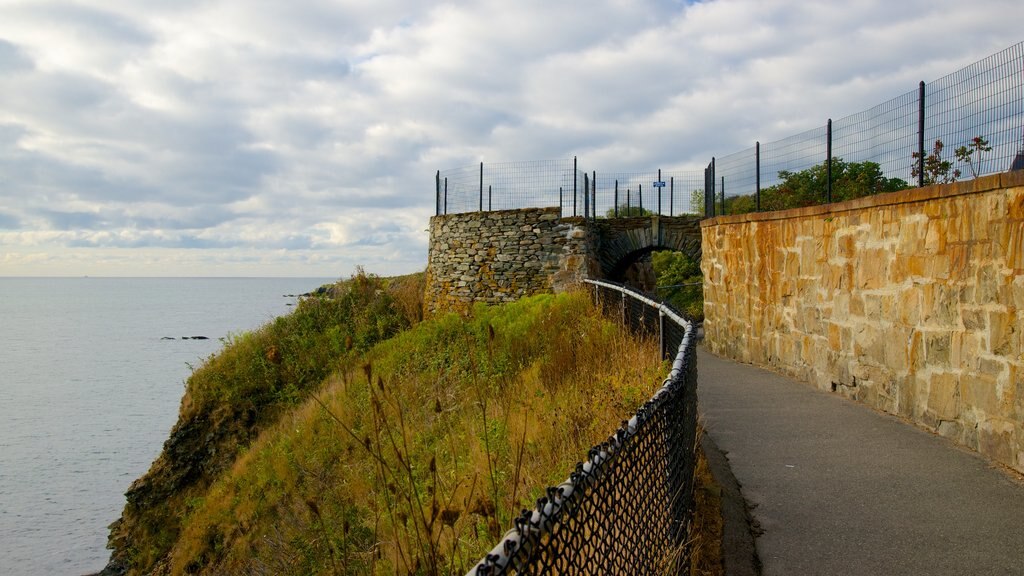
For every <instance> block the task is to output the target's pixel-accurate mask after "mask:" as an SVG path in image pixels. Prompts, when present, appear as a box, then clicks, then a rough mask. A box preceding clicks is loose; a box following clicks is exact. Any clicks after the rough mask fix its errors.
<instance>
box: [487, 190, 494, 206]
mask: <svg viewBox="0 0 1024 576" xmlns="http://www.w3.org/2000/svg"><path fill="white" fill-rule="evenodd" d="M493 200H494V197H493V193H492V190H491V185H490V184H488V185H487V211H488V212H490V211H492V210H494V208H493V204H492V202H493Z"/></svg>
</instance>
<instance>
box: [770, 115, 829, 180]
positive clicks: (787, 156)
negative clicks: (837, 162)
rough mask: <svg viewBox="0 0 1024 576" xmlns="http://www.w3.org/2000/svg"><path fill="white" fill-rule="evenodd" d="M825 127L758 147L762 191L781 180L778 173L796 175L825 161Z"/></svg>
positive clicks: (826, 143)
mask: <svg viewBox="0 0 1024 576" xmlns="http://www.w3.org/2000/svg"><path fill="white" fill-rule="evenodd" d="M826 136H827V128H826V126H824V125H822V126H820V127H818V128H812V129H811V130H807V131H806V132H801V133H800V134H794V135H793V136H789V137H788V138H783V139H782V140H777V141H775V142H768V143H767V144H764V143H762V144H761V190H764V189H765V188H768V187H771V186H774V185H776V184H778V183H779V182H781V181H782V176H780V174H779V173H780V172H783V171H785V172H799V171H801V170H806V169H808V168H812V167H814V166H817V165H820V164H821V163H823V162H824V161H825V156H826V154H825V152H826V149H827V147H828V140H827V138H826Z"/></svg>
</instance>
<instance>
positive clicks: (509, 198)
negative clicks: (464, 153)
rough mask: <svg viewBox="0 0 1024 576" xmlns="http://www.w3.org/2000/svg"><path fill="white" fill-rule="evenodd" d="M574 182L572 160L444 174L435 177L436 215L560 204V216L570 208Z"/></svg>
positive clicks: (482, 166)
mask: <svg viewBox="0 0 1024 576" xmlns="http://www.w3.org/2000/svg"><path fill="white" fill-rule="evenodd" d="M576 178H577V173H576V170H575V169H574V161H573V159H572V158H570V159H567V160H535V161H525V162H499V163H491V164H488V163H480V164H478V165H475V166H466V167H463V168H454V169H451V170H444V171H440V172H438V175H437V190H436V194H437V198H438V201H437V212H436V213H437V214H460V213H465V212H477V211H492V210H515V209H520V208H550V207H553V206H558V205H559V204H560V200H561V205H562V207H563V213H564V210H565V208H566V207H569V208H570V209H571V207H572V203H571V202H572V198H571V196H572V194H573V189H574V186H573V185H574V182H575V180H576ZM576 187H577V188H580V185H579V184H577V186H576ZM566 195H568V196H569V198H568V202H567V201H566Z"/></svg>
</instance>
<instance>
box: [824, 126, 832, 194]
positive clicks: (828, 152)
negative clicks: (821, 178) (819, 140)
mask: <svg viewBox="0 0 1024 576" xmlns="http://www.w3.org/2000/svg"><path fill="white" fill-rule="evenodd" d="M825 138H826V143H825V162H826V164H827V166H826V167H825V177H826V178H827V179H828V183H827V184H825V200H826V201H827V202H828V203H829V204H831V203H832V119H831V118H829V119H828V128H827V129H826V130H825Z"/></svg>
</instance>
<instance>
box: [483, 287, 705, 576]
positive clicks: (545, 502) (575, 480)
mask: <svg viewBox="0 0 1024 576" xmlns="http://www.w3.org/2000/svg"><path fill="white" fill-rule="evenodd" d="M584 282H586V283H588V284H592V285H594V286H600V287H603V288H606V289H610V290H615V291H617V292H621V293H622V294H624V295H626V296H628V297H630V298H634V299H636V300H638V301H640V302H643V303H644V304H646V305H647V306H649V307H651V308H653V309H656V310H658V312H659V313H660V314H663V315H664V316H666V317H668V318H669V319H671V320H672V321H673V322H675V323H676V324H677V325H678V326H680V327H682V328H683V331H684V332H683V337H682V339H681V341H680V343H679V347H678V350H677V352H676V356H675V359H674V360H673V363H672V369H671V370H670V371H669V374H668V376H666V378H665V380H664V381H663V382H662V386H661V387H660V388H659V389H658V391H657V392H656V393H655V394H654V395H653V396H652V397H651V398H650V400H648V401H647V402H646V403H644V405H643V406H641V407H640V409H638V410H637V412H636V413H635V414H634V415H633V417H632V418H630V419H629V420H628V421H626V422H624V423H623V425H622V426H621V427H619V429H618V430H617V431H616V432H615V433H614V434H613V435H612V436H610V437H609V438H608V440H607V441H605V442H603V443H601V444H599V445H597V446H594V447H593V448H591V449H590V451H589V452H588V453H587V460H586V461H585V462H582V463H579V464H577V466H576V470H575V471H574V472H573V473H572V474H570V475H569V478H567V479H566V480H565V481H564V482H562V483H561V484H559V485H558V486H553V487H549V488H548V489H547V490H546V494H547V496H545V497H543V498H540V499H539V500H538V501H537V506H536V507H535V509H534V510H524V511H523V514H522V515H521V516H520V517H518V518H516V519H515V521H514V523H513V524H514V526H513V528H512V529H510V530H508V531H507V532H506V533H505V535H504V536H503V537H502V539H501V540H500V541H499V542H498V544H497V545H496V546H494V548H493V549H492V550H491V551H490V553H488V554H487V555H486V556H485V557H484V558H483V559H481V560H480V562H478V563H477V564H476V566H474V567H473V568H472V569H471V570H470V571H469V572H468V573H467V576H470V575H476V576H482V575H495V574H503V573H504V572H505V571H506V569H508V568H509V567H510V566H514V567H516V568H519V567H520V566H521V565H525V564H526V563H527V562H528V560H529V555H530V552H531V550H532V549H533V548H534V547H535V546H536V545H537V543H538V542H540V541H541V539H542V538H543V537H544V536H545V535H546V534H549V533H550V532H551V530H552V528H553V527H554V526H555V525H556V524H557V523H558V522H559V520H560V519H561V515H562V512H563V511H564V510H566V509H573V508H575V506H572V504H573V503H574V502H575V501H576V500H577V499H578V498H580V494H582V493H584V492H585V489H586V488H587V487H588V486H590V485H592V484H594V483H596V482H598V481H599V480H600V478H601V476H602V472H603V470H604V468H605V467H606V466H607V465H608V464H609V463H610V462H612V461H613V460H614V459H615V457H616V455H617V454H618V452H619V449H620V448H621V447H622V446H623V445H624V444H625V443H626V442H627V441H628V440H629V439H630V438H632V437H633V436H635V435H636V434H637V433H638V431H639V430H640V429H641V428H642V427H643V426H644V424H645V423H646V422H647V420H648V419H649V418H650V417H651V416H652V415H653V414H654V413H655V411H656V410H657V409H658V408H659V407H660V406H661V405H662V404H663V403H664V402H665V401H667V399H668V397H669V396H670V394H671V393H672V392H673V391H675V389H676V388H677V387H678V386H679V385H680V384H681V383H683V382H684V381H685V374H686V368H687V361H688V360H692V361H694V362H695V361H696V360H695V358H696V356H695V354H693V355H691V354H690V352H691V351H694V350H695V338H694V323H693V322H691V321H689V320H687V319H686V318H684V317H683V316H682V315H681V314H679V313H678V312H677V311H676V310H674V309H673V308H672V307H670V306H668V305H666V304H664V303H662V302H658V301H657V300H653V299H651V298H649V297H647V296H645V295H643V294H641V293H639V292H637V291H635V290H632V289H630V288H627V287H625V286H623V285H620V284H614V283H610V282H605V281H601V280H584Z"/></svg>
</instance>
